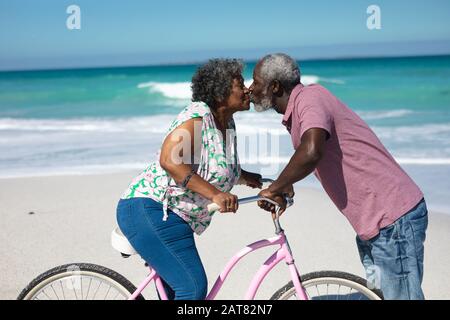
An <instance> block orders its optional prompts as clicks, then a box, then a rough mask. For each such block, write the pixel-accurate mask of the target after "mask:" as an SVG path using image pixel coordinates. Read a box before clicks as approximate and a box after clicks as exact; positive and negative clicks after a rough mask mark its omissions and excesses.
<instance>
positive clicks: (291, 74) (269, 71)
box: [260, 53, 300, 90]
mask: <svg viewBox="0 0 450 320" xmlns="http://www.w3.org/2000/svg"><path fill="white" fill-rule="evenodd" d="M260 66H261V67H260V73H261V77H262V78H263V79H264V81H265V82H266V83H267V84H269V83H271V82H272V81H274V80H278V81H279V82H280V83H281V85H282V86H283V88H285V89H287V90H292V89H293V88H294V87H295V86H296V85H297V84H299V83H300V68H299V66H298V64H297V62H296V61H295V60H294V59H292V58H291V57H290V56H288V55H287V54H284V53H274V54H268V55H266V56H265V57H263V58H262V59H261V61H260Z"/></svg>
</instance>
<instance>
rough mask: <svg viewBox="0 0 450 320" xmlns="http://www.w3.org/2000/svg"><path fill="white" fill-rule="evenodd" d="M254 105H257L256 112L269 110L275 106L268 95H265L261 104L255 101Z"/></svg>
mask: <svg viewBox="0 0 450 320" xmlns="http://www.w3.org/2000/svg"><path fill="white" fill-rule="evenodd" d="M253 105H254V106H255V111H256V112H263V111H267V110H269V109H270V108H272V107H273V106H272V104H271V101H270V99H269V98H268V97H264V98H263V99H262V100H261V104H256V103H253Z"/></svg>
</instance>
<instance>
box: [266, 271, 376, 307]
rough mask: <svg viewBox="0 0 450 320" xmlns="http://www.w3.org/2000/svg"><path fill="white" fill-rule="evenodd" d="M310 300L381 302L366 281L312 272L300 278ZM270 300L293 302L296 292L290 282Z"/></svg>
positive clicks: (338, 274) (349, 275) (336, 273)
mask: <svg viewBox="0 0 450 320" xmlns="http://www.w3.org/2000/svg"><path fill="white" fill-rule="evenodd" d="M300 282H301V283H302V285H303V288H304V289H305V291H306V295H307V296H308V299H310V300H382V299H383V294H382V293H381V291H380V290H377V289H369V288H368V286H367V281H366V280H364V279H363V278H361V277H358V276H356V275H353V274H350V273H346V272H339V271H319V272H312V273H308V274H306V275H303V276H301V277H300ZM270 299H271V300H295V299H298V298H297V292H296V290H295V287H294V285H293V284H292V281H290V282H289V283H288V284H286V285H285V286H284V287H282V288H281V289H279V290H278V291H277V292H275V294H274V295H273V296H272V297H271V298H270Z"/></svg>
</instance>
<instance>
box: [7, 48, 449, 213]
mask: <svg viewBox="0 0 450 320" xmlns="http://www.w3.org/2000/svg"><path fill="white" fill-rule="evenodd" d="M300 66H301V70H302V79H303V80H302V81H303V82H304V83H306V84H308V83H320V84H322V85H324V86H325V87H327V88H328V89H329V90H331V91H332V92H333V93H334V94H335V95H337V96H338V97H339V98H340V99H341V100H342V101H344V102H345V103H346V104H347V105H348V106H349V107H351V108H352V109H353V110H355V111H356V112H357V113H358V114H360V115H361V117H362V118H363V119H364V120H366V121H367V123H368V124H369V125H370V126H371V127H372V128H373V130H374V131H375V132H376V133H377V135H378V136H379V137H380V139H381V140H382V142H383V143H384V144H385V145H386V147H387V148H388V150H389V151H390V152H391V153H392V154H393V155H394V157H395V158H396V159H397V161H398V162H399V163H400V164H401V165H402V166H403V167H404V168H405V170H406V171H407V172H408V173H409V174H410V175H411V176H412V177H413V178H414V179H415V181H416V182H417V183H418V184H419V186H420V187H421V188H422V190H423V191H424V192H425V194H426V196H427V198H428V202H429V206H430V207H431V208H432V209H434V210H439V211H444V212H449V213H450V200H449V198H450V197H449V195H450V182H449V180H450V56H440V57H415V58H379V59H351V60H328V61H326V60H322V61H304V62H300ZM253 67H254V64H252V63H247V64H246V69H245V72H244V78H245V79H246V80H247V84H250V83H251V74H252V71H253ZM195 68H196V66H195V65H181V66H154V67H133V68H111V69H77V70H52V71H26V72H0V177H11V176H33V175H47V174H61V173H80V174H83V173H92V172H104V171H117V170H124V169H130V168H133V169H139V168H143V167H144V166H145V164H146V163H148V162H149V161H151V160H153V159H154V154H155V152H156V151H157V149H158V147H159V146H160V143H161V140H162V138H163V135H164V133H165V131H166V130H167V128H168V126H169V124H170V121H171V120H172V119H173V117H174V115H176V114H177V113H178V112H179V111H180V110H181V109H182V108H183V107H184V106H186V104H187V103H189V99H190V87H189V85H190V78H191V77H192V74H193V73H194V71H195ZM280 120H281V118H280V116H279V115H277V114H275V113H274V112H266V113H256V112H254V111H250V112H247V113H242V114H238V115H236V124H237V130H238V138H239V140H240V144H239V145H240V148H241V149H242V150H240V154H241V160H242V161H243V162H244V166H249V167H252V168H253V169H255V170H260V171H261V170H262V171H263V173H264V174H265V175H269V176H275V175H276V174H277V173H279V172H280V171H281V169H282V166H283V164H284V163H285V162H286V160H287V159H288V158H289V156H290V155H291V153H292V145H291V142H290V140H289V136H288V135H287V132H286V131H285V129H284V128H283V127H282V126H281V125H280ZM252 139H253V140H252ZM265 139H266V140H267V141H269V144H270V143H271V145H272V148H262V147H261V144H264V143H265ZM252 141H253V142H252ZM255 144H257V145H258V148H257V149H255V150H256V152H255V150H254V147H255ZM266 149H267V150H266ZM303 183H304V184H310V185H315V186H317V183H316V182H315V181H314V178H312V177H310V178H308V179H307V180H306V181H305V182H303Z"/></svg>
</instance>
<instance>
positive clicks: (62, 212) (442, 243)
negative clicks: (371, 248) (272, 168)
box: [0, 171, 450, 299]
mask: <svg viewBox="0 0 450 320" xmlns="http://www.w3.org/2000/svg"><path fill="white" fill-rule="evenodd" d="M137 173H138V172H136V171H134V172H125V173H114V174H102V175H84V176H51V177H33V178H13V179H0V216H1V219H0V221H1V234H0V240H1V245H0V256H1V263H0V274H1V278H0V299H15V298H16V297H17V296H18V294H19V293H20V291H21V290H22V289H23V288H24V287H25V286H26V285H27V284H28V283H29V282H30V281H31V280H32V279H33V278H35V277H36V276H38V275H39V274H40V273H42V272H44V271H46V270H47V269H49V268H52V267H54V266H57V265H61V264H66V263H74V262H89V263H95V264H100V265H103V266H106V267H109V268H111V269H113V270H115V271H118V272H119V273H121V274H123V275H124V276H125V277H127V278H129V279H130V280H131V281H132V282H133V283H134V284H135V285H137V284H138V283H139V282H140V281H141V280H142V279H143V278H144V277H145V275H146V274H147V269H145V268H144V266H143V261H142V260H141V259H140V257H139V256H133V257H131V258H128V259H123V258H122V257H121V256H120V254H119V253H118V252H116V251H115V250H114V249H113V248H112V247H111V246H110V233H111V230H112V229H113V228H114V227H115V225H116V220H115V208H116V204H117V201H118V199H119V197H120V195H121V193H122V192H123V191H124V189H125V188H126V186H127V185H128V183H129V181H130V180H131V178H132V177H134V176H135V175H136V174H137ZM234 192H235V193H236V194H238V195H239V196H249V195H253V194H256V193H255V191H254V190H252V189H249V188H246V187H242V186H238V187H236V189H234ZM296 194H297V195H296V198H295V200H296V203H295V205H294V206H293V207H291V208H290V209H288V211H287V212H286V213H285V214H284V215H283V217H282V219H281V223H282V226H283V227H284V229H285V231H286V234H287V236H288V239H289V242H290V244H291V247H292V249H293V254H294V257H295V259H296V264H297V267H298V268H299V270H300V272H301V273H302V274H304V273H307V272H311V271H318V270H340V271H346V272H350V273H354V274H357V275H360V276H364V270H363V268H362V266H361V264H360V261H359V257H358V253H357V249H356V244H355V233H354V231H353V229H352V228H351V227H350V225H349V223H348V222H347V221H346V220H345V218H344V217H343V216H342V215H341V214H340V213H339V212H338V211H337V209H336V208H335V206H334V205H333V204H332V202H331V201H330V200H329V198H328V197H327V196H326V194H325V193H324V192H323V191H321V190H316V189H308V188H301V187H300V188H298V189H297V190H296ZM29 212H34V214H29ZM273 235H274V226H273V223H272V220H271V218H270V217H269V215H268V214H266V213H265V212H263V211H262V210H260V209H258V208H257V207H256V205H254V204H247V205H243V206H242V207H241V208H240V210H239V212H238V213H236V214H216V216H215V217H214V219H213V222H212V225H211V226H210V227H209V228H208V229H207V230H206V231H205V232H204V234H203V235H201V236H200V237H197V238H196V241H197V246H198V248H199V251H200V255H201V257H202V259H203V263H204V266H205V269H206V272H207V275H208V279H209V287H210V288H211V286H212V284H213V283H214V281H215V279H216V277H217V276H218V274H219V273H220V271H221V270H222V268H223V267H224V265H225V264H226V262H227V261H228V259H229V258H231V256H232V255H233V254H234V253H236V252H237V251H238V250H239V249H241V248H243V247H244V246H245V245H247V244H249V243H251V242H254V241H256V240H260V239H263V238H268V237H271V236H273ZM272 251H273V249H272V248H265V249H262V250H261V251H260V252H259V251H258V252H255V253H253V254H251V255H249V256H247V257H246V258H245V260H243V261H242V262H241V263H240V264H239V265H238V266H237V267H236V269H235V270H234V271H233V272H232V273H231V274H230V276H229V278H228V279H227V282H226V283H225V285H224V286H223V287H222V290H221V292H220V293H219V295H218V296H217V298H218V299H242V298H243V297H244V295H245V292H246V289H247V286H248V285H249V283H250V281H251V279H252V277H253V275H254V274H255V272H256V270H257V268H258V267H259V266H260V265H261V264H262V263H263V261H264V260H265V258H267V257H268V256H269V255H270V254H271V252H272ZM424 268H425V274H424V282H423V288H424V292H425V295H426V297H427V298H428V299H450V215H445V214H440V213H437V212H430V214H429V229H428V233H427V240H426V243H425V267H424ZM288 281H289V274H288V271H287V268H286V265H285V264H284V263H281V264H279V265H278V266H277V267H276V268H275V269H274V270H273V271H272V273H271V274H269V276H268V277H267V278H266V280H265V282H264V283H263V284H262V286H261V288H260V290H259V292H258V294H257V298H259V299H268V298H270V296H271V295H272V294H273V293H274V292H275V291H276V290H277V289H279V288H280V287H282V286H283V285H284V284H285V283H287V282H288ZM145 295H146V296H147V297H148V298H154V292H153V286H152V287H151V288H149V289H147V291H146V292H145Z"/></svg>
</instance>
